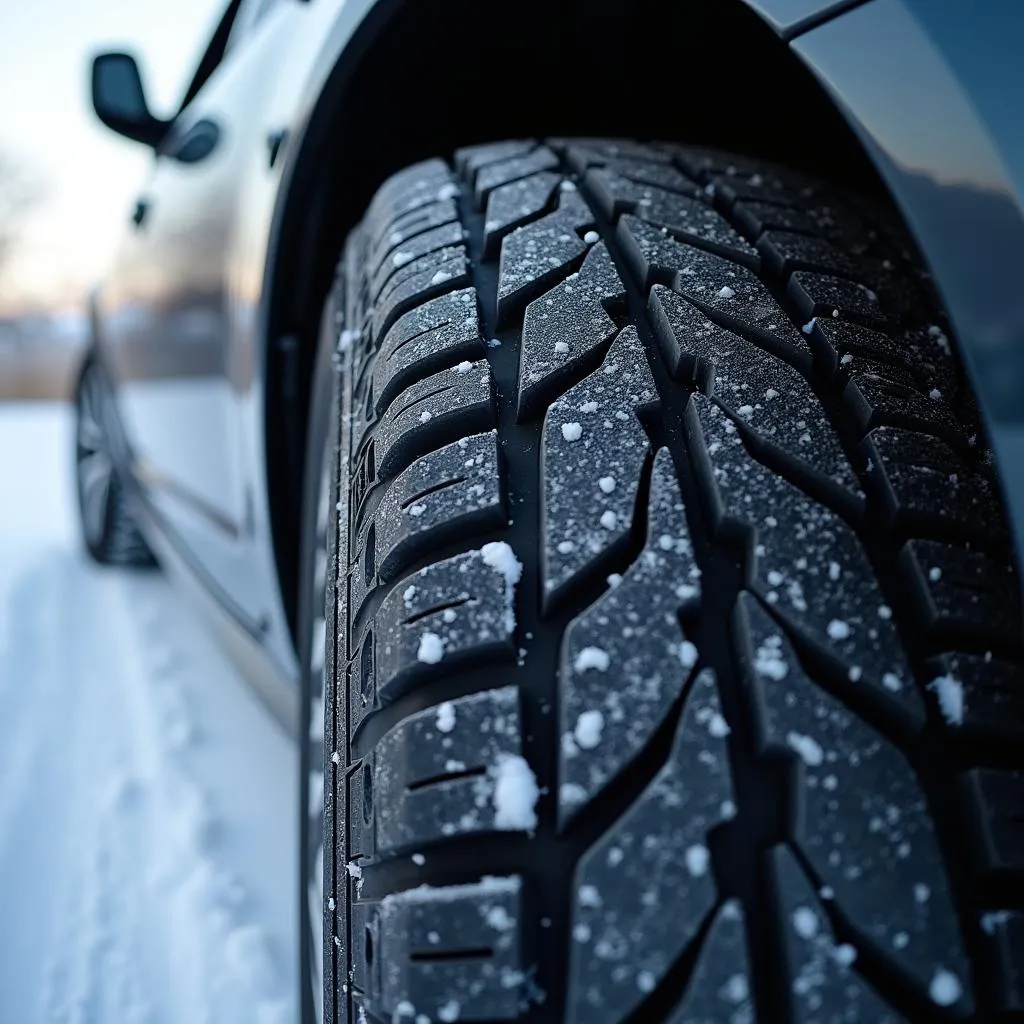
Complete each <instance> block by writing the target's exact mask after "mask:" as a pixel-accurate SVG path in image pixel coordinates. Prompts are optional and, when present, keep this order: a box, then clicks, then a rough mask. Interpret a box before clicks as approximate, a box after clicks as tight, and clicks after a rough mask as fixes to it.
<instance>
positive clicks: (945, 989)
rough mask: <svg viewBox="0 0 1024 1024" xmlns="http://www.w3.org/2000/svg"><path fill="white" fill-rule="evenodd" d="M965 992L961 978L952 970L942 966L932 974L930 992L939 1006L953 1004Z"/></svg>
mask: <svg viewBox="0 0 1024 1024" xmlns="http://www.w3.org/2000/svg"><path fill="white" fill-rule="evenodd" d="M962 992H963V986H962V985H961V984H960V979H959V978H958V977H957V976H956V975H955V974H954V973H953V972H952V971H947V970H944V969H942V968H941V967H940V968H939V969H938V970H937V971H936V972H935V974H934V975H933V976H932V981H931V984H930V985H929V986H928V994H929V995H930V996H931V997H932V1001H933V1002H936V1003H938V1004H939V1006H952V1005H953V1004H954V1003H955V1002H956V1001H957V1000H958V999H959V998H960V995H961V993H962Z"/></svg>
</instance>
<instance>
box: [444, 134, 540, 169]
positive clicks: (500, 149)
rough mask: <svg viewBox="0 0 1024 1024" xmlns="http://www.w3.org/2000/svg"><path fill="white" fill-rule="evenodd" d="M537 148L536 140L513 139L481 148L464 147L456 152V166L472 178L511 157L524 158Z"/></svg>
mask: <svg viewBox="0 0 1024 1024" xmlns="http://www.w3.org/2000/svg"><path fill="white" fill-rule="evenodd" d="M536 148H537V140H536V139H511V140H509V141H508V142H485V143H483V144H482V145H479V146H464V147H463V148H462V149H457V150H456V151H455V166H456V167H458V169H459V171H460V172H461V173H462V174H466V175H468V176H470V177H472V176H473V175H475V174H476V172H477V171H479V170H480V168H481V167H485V166H486V165H487V164H495V163H497V162H498V161H499V160H508V159H509V157H513V156H523V155H524V154H526V153H529V152H530V151H531V150H533V149H536Z"/></svg>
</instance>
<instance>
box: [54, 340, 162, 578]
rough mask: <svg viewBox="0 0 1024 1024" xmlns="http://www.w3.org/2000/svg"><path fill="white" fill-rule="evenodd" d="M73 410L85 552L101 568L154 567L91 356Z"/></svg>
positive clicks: (104, 384) (78, 384)
mask: <svg viewBox="0 0 1024 1024" xmlns="http://www.w3.org/2000/svg"><path fill="white" fill-rule="evenodd" d="M74 409H75V413H74V415H75V493H76V497H77V505H78V523H79V528H80V529H81V532H82V541H83V544H84V546H85V550H86V551H87V552H88V554H89V556H90V557H91V558H92V559H93V561H95V562H98V563H99V564H100V565H120V566H134V567H136V568H143V567H150V566H154V565H155V564H156V562H155V560H154V558H153V555H152V552H151V551H150V549H149V545H148V544H147V543H146V540H145V538H144V537H143V536H142V533H141V531H140V530H139V527H138V525H137V523H136V521H135V517H134V514H133V511H132V507H131V503H130V500H129V496H128V491H127V489H126V487H125V482H124V479H123V477H122V476H121V470H120V468H119V466H118V458H117V445H116V436H115V433H114V430H115V428H114V425H113V423H112V421H111V416H112V415H113V412H112V409H111V405H110V398H109V392H108V387H107V382H106V380H105V379H104V377H103V372H102V370H101V368H100V366H99V364H98V363H97V362H96V361H95V360H94V359H92V358H89V359H87V360H86V362H85V364H84V366H83V367H82V371H81V373H80V374H79V376H78V380H77V382H76V384H75V392H74Z"/></svg>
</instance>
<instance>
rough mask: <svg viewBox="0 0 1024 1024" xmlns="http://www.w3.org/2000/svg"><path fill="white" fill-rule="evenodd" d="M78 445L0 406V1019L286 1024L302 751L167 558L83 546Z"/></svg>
mask: <svg viewBox="0 0 1024 1024" xmlns="http://www.w3.org/2000/svg"><path fill="white" fill-rule="evenodd" d="M70 452H71V429H70V416H69V413H68V411H67V410H66V409H64V408H63V407H58V406H45V405H39V406H35V407H33V406H30V405H9V406H4V405H0V1024H33V1022H36V1021H39V1022H49V1021H61V1022H65V1021H66V1022H69V1024H70V1022H79V1021H81V1022H83V1024H84V1022H92V1024H122V1022H136V1021H139V1022H141V1021H145V1022H149V1021H152V1022H154V1024H156V1022H167V1024H178V1022H187V1024H203V1022H206V1021H210V1022H211V1024H212V1022H216V1024H234V1022H238V1024H241V1022H243V1021H244V1022H246V1024H263V1022H266V1024H270V1022H273V1024H286V1022H290V1021H293V1020H294V1019H295V1007H294V993H295V990H296V966H295V957H296V953H295V947H296V936H297V923H296V922H297V885H296V881H295V880H296V861H297V850H296V844H295V841H294V840H295V833H296V828H295V820H296V793H297V784H296V777H297V776H296V773H297V767H298V755H297V752H296V750H295V749H294V747H293V746H292V745H291V743H290V742H289V741H288V740H287V739H286V738H285V736H284V734H283V733H282V732H280V730H279V729H278V727H277V725H276V724H275V723H274V721H273V720H272V719H271V718H270V716H269V715H268V714H267V713H266V711H265V710H264V709H263V707H262V706H261V705H260V704H259V702H258V701H257V700H256V699H255V698H254V697H253V696H252V694H251V693H250V692H249V690H248V689H247V688H246V686H245V684H244V683H243V682H241V681H240V680H239V679H238V677H237V676H236V674H235V673H234V672H233V670H232V669H231V667H230V666H229V665H228V664H227V663H226V662H225V660H224V658H223V656H222V655H221V654H220V652H219V651H218V650H217V649H216V648H215V646H214V645H213V642H212V641H211V639H210V637H208V636H207V635H206V633H205V632H204V631H203V629H202V626H201V625H200V624H198V623H197V622H196V621H195V620H194V619H193V618H192V612H191V609H189V608H187V607H185V606H184V605H183V604H182V602H181V599H180V597H179V595H178V594H177V593H176V592H175V591H174V590H172V589H171V587H170V586H169V585H168V583H167V581H166V580H165V579H164V578H163V577H162V576H161V575H159V574H157V573H155V572H144V573H138V572H135V573H133V572H127V571H120V570H116V571H107V570H103V569H100V568H98V567H96V566H93V565H91V564H90V563H88V562H87V561H86V559H85V557H84V555H83V554H82V553H81V550H80V546H79V543H78V537H77V533H76V531H75V525H74V520H73V517H72V511H73V508H72V491H71V478H70Z"/></svg>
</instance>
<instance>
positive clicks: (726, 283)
mask: <svg viewBox="0 0 1024 1024" xmlns="http://www.w3.org/2000/svg"><path fill="white" fill-rule="evenodd" d="M618 235H619V241H620V242H621V243H622V245H623V247H624V248H625V250H626V255H627V259H628V260H629V262H630V265H631V266H632V268H633V270H634V272H635V273H636V275H637V276H638V277H639V278H640V279H641V281H643V282H644V283H645V285H646V286H647V287H650V286H652V285H654V284H656V283H661V284H669V286H670V287H671V289H672V290H673V291H674V292H678V293H679V294H680V295H682V296H683V297H684V298H686V299H688V300H689V301H690V302H692V303H693V304H694V305H695V306H696V307H697V308H698V309H700V310H701V311H702V312H704V313H705V314H707V315H708V316H709V317H710V318H711V319H712V320H714V321H715V322H716V323H719V324H721V325H722V326H724V327H727V328H729V329H730V330H734V331H737V332H738V333H741V334H753V335H756V336H757V338H758V340H759V341H760V342H761V343H762V344H763V345H765V347H767V348H769V349H771V350H772V351H773V352H775V353H776V354H777V355H779V356H781V357H782V358H784V359H786V360H787V361H788V362H791V363H793V364H794V365H798V366H804V367H809V365H810V349H809V348H808V345H807V340H806V338H804V336H803V335H802V334H801V333H800V332H799V331H798V330H797V329H796V328H795V327H794V326H793V324H792V323H790V321H789V318H788V317H787V316H786V314H785V313H784V312H783V311H782V309H781V307H780V306H779V304H778V303H777V302H776V301H775V299H774V298H773V297H772V295H771V293H770V292H769V291H768V289H767V288H766V287H765V286H764V285H763V284H762V283H761V281H760V279H759V278H758V277H757V275H756V274H754V273H752V272H751V271H750V270H748V269H747V268H746V267H742V266H740V265H739V264H737V263H733V262H731V261H730V260H725V259H722V257H721V256H716V255H714V254H713V253H709V252H704V251H703V250H702V249H698V248H696V247H694V246H689V245H683V244H682V243H681V242H677V241H676V240H675V239H673V238H671V237H669V236H668V235H666V234H664V233H662V232H661V231H659V230H658V229H657V228H655V227H652V226H651V225H650V224H647V223H646V222H644V221H642V220H639V219H638V218H636V217H632V216H630V215H629V214H624V215H623V216H622V217H621V218H620V219H619V227H618ZM666 276H667V277H668V278H669V280H664V278H665V277H666Z"/></svg>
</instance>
